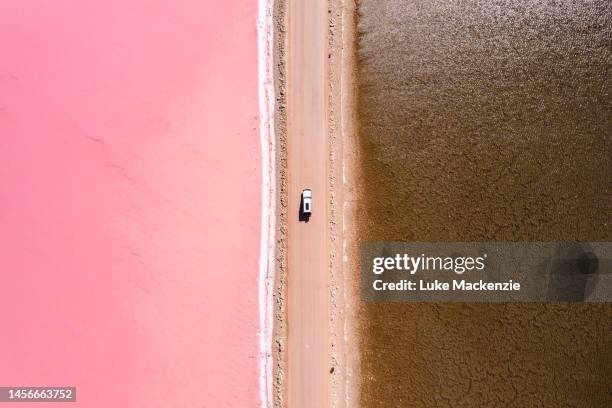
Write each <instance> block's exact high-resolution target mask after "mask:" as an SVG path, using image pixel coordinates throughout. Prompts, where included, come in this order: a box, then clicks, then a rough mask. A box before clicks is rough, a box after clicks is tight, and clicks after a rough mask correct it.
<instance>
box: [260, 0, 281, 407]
mask: <svg viewBox="0 0 612 408" xmlns="http://www.w3.org/2000/svg"><path fill="white" fill-rule="evenodd" d="M273 4H274V0H258V13H257V54H258V55H257V60H258V61H257V62H258V94H259V95H258V96H259V117H260V119H259V136H260V144H261V156H262V159H261V177H262V183H261V184H262V185H261V191H262V193H261V242H260V254H259V288H258V295H259V325H260V327H259V360H260V361H259V394H260V402H261V405H262V407H268V406H270V402H271V400H272V398H273V397H272V393H273V389H272V381H273V366H272V364H273V361H272V337H273V330H274V320H273V307H274V306H273V305H274V292H273V286H274V282H275V267H276V266H275V236H276V157H275V146H276V140H275V132H274V123H275V120H274V117H275V104H274V101H275V89H274V74H273V62H274V61H273V48H274V31H273V27H274V26H273V16H272V11H273Z"/></svg>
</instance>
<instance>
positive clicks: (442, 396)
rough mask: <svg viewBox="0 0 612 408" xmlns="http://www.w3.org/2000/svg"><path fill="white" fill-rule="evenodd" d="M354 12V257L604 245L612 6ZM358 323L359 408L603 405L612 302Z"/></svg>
mask: <svg viewBox="0 0 612 408" xmlns="http://www.w3.org/2000/svg"><path fill="white" fill-rule="evenodd" d="M357 9H358V16H357V61H358V67H357V69H358V78H357V82H358V89H357V94H358V102H357V109H358V119H359V124H358V126H359V136H358V137H359V145H360V150H361V155H360V157H361V160H362V161H361V163H360V167H361V176H362V180H361V184H362V188H363V191H364V192H367V194H364V195H363V197H362V198H361V199H360V207H361V209H362V211H360V217H359V219H358V224H359V240H360V242H362V243H365V242H378V241H399V242H402V241H403V242H418V241H432V242H444V241H449V242H470V241H517V242H520V241H612V225H611V223H610V214H612V207H611V202H612V194H611V191H610V186H611V184H612V163H611V152H612V135H611V129H612V123H611V117H612V115H611V102H612V98H611V97H610V89H611V88H612V87H611V84H610V68H611V63H612V57H611V55H612V50H611V45H610V44H612V3H610V2H606V1H590V2H570V1H452V2H451V1H447V2H437V1H426V2H420V1H412V0H404V1H400V0H361V1H359V2H358V7H357ZM362 308H363V312H364V313H363V315H364V321H363V323H364V325H363V329H362V330H363V333H362V339H363V341H362V346H361V354H362V397H361V398H362V404H363V406H365V407H394V406H398V407H404V406H423V407H429V406H452V407H457V406H506V404H509V406H517V407H518V406H532V405H538V404H539V405H540V406H565V405H568V404H569V405H573V406H604V405H605V404H606V402H607V401H608V402H609V398H610V394H609V384H610V382H611V381H612V357H611V353H610V352H609V350H610V349H611V347H612V340H611V338H610V336H609V333H610V332H612V318H611V317H610V316H611V315H612V307H611V306H610V304H567V303H566V304H496V305H493V304H454V305H450V304H403V303H385V302H379V303H374V302H367V303H366V302H364V303H362Z"/></svg>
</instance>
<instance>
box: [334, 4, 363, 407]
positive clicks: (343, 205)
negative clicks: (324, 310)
mask: <svg viewBox="0 0 612 408" xmlns="http://www.w3.org/2000/svg"><path fill="white" fill-rule="evenodd" d="M332 3H333V4H334V6H335V7H336V9H337V12H336V13H337V14H339V15H340V24H339V25H338V24H333V25H332V27H331V28H332V30H331V32H332V37H333V39H332V41H333V40H335V37H338V36H339V37H340V41H336V47H335V48H334V49H333V52H332V58H333V59H332V75H334V73H336V71H338V72H337V73H338V74H339V75H338V78H336V80H335V81H336V82H337V83H336V85H337V86H338V87H339V88H340V92H330V97H331V99H332V101H334V99H336V100H337V105H338V111H337V116H338V117H337V118H336V119H337V122H338V123H339V129H337V138H339V140H340V142H339V146H337V147H338V149H337V151H336V153H337V154H338V155H339V157H341V160H340V161H339V162H338V163H337V166H336V172H337V174H339V175H340V177H339V179H340V182H339V183H338V185H337V186H335V188H336V190H337V192H338V194H339V200H338V203H337V207H338V208H337V209H338V210H339V212H340V219H339V220H337V223H338V224H339V225H340V226H339V228H338V229H339V231H340V232H341V239H340V240H338V242H337V243H336V247H337V254H340V256H339V257H338V261H337V262H336V267H337V269H338V270H339V271H338V272H337V278H336V279H335V281H336V282H335V283H336V284H337V285H338V286H339V288H340V290H341V293H342V303H341V308H340V311H339V312H340V313H339V319H338V322H337V324H338V327H337V332H338V333H339V334H341V342H340V344H341V345H342V347H341V349H340V350H338V353H337V354H338V356H339V358H338V362H339V365H340V366H341V367H342V370H340V373H339V376H340V377H341V378H338V379H336V378H334V380H335V387H334V388H335V389H337V390H338V391H339V392H340V395H338V396H337V399H336V400H335V401H334V405H333V406H334V407H338V408H348V407H352V406H356V405H357V406H358V404H359V392H360V384H359V366H360V355H359V351H360V350H359V343H360V339H359V333H360V332H359V324H360V322H359V318H358V316H359V314H358V312H359V275H358V274H357V273H356V272H355V271H357V269H356V268H357V267H358V263H357V262H356V260H357V259H359V254H358V251H357V250H356V248H357V246H356V242H357V241H356V239H357V237H358V235H357V231H356V230H355V228H356V227H357V224H356V223H355V211H356V203H357V197H358V180H359V172H358V170H359V168H358V163H359V161H358V157H359V151H358V145H357V140H356V134H355V132H356V125H357V121H356V116H355V114H356V110H355V108H356V87H355V79H356V78H355V68H356V65H355V17H356V14H355V13H356V10H355V3H354V1H349V0H333V1H332ZM334 57H335V58H337V59H338V60H339V61H337V60H336V61H337V62H336V63H335V64H333V62H334V61H335V58H334ZM334 68H335V69H334ZM331 82H332V84H333V83H334V79H333V78H332V80H331ZM331 106H334V104H333V103H332V104H331ZM332 117H333V115H332ZM332 276H336V274H332ZM334 351H336V350H335V349H334Z"/></svg>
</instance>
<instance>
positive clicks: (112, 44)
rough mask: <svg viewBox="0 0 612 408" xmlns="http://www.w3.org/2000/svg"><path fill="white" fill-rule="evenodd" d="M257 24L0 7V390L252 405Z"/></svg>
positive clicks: (224, 15)
mask: <svg viewBox="0 0 612 408" xmlns="http://www.w3.org/2000/svg"><path fill="white" fill-rule="evenodd" d="M256 13H257V2H256V1H255V0H235V1H230V2H220V1H213V0H197V1H195V0H184V1H172V2H169V1H144V0H121V1H119V0H104V1H85V0H79V1H76V0H73V1H50V0H49V1H36V0H21V1H12V2H7V1H5V2H0V52H1V53H2V55H1V57H0V262H1V263H0V265H1V267H2V269H1V272H0V273H1V275H0V276H1V282H0V322H1V324H2V329H1V332H0V386H76V387H77V399H78V402H77V403H75V404H69V405H70V406H75V407H76V406H78V407H88V408H90V407H93V408H95V407H104V408H108V407H164V408H168V407H181V408H182V407H198V408H202V407H207V408H209V407H212V408H218V407H254V406H257V405H258V401H259V399H258V395H259V394H258V381H259V380H258V364H259V363H258V347H257V341H258V340H257V332H258V304H257V277H258V257H259V238H260V211H261V207H260V206H261V199H260V195H261V192H260V188H261V168H260V166H261V157H260V154H261V152H260V148H259V136H258V124H259V120H258V106H257V101H258V96H257V32H256V17H257V16H256ZM0 405H5V404H0ZM6 405H7V406H8V405H10V404H6ZM30 405H31V406H36V407H39V406H41V405H40V404H19V406H20V407H26V406H30ZM44 405H45V406H55V405H59V406H65V404H64V405H60V404H44Z"/></svg>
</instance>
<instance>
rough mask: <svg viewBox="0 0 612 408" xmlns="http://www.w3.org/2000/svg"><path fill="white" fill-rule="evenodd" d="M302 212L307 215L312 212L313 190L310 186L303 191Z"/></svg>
mask: <svg viewBox="0 0 612 408" xmlns="http://www.w3.org/2000/svg"><path fill="white" fill-rule="evenodd" d="M302 214H304V216H306V217H310V214H312V191H310V189H309V188H307V189H304V190H303V191H302Z"/></svg>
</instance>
